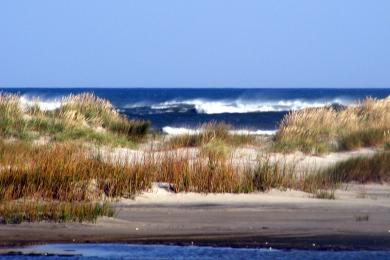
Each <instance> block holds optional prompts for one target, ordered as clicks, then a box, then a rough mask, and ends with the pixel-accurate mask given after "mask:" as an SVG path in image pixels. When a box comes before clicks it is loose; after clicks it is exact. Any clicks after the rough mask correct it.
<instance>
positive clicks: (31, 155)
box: [0, 93, 390, 223]
mask: <svg viewBox="0 0 390 260" xmlns="http://www.w3.org/2000/svg"><path fill="white" fill-rule="evenodd" d="M389 108H390V99H389V98H387V99H385V100H372V99H367V100H365V101H364V102H363V103H361V104H359V105H358V106H356V107H350V108H345V109H341V110H335V109H333V108H319V109H306V110H302V111H296V112H292V113H290V114H289V115H287V116H286V117H285V118H284V120H283V122H282V124H281V127H280V130H279V132H278V134H277V136H276V137H275V139H276V140H275V147H276V148H278V149H281V150H283V151H290V150H295V149H300V150H303V151H305V152H313V153H320V152H325V151H330V150H337V149H354V148H356V147H361V146H374V145H383V147H384V149H383V151H382V152H381V153H378V154H376V155H374V156H372V157H357V158H353V159H350V160H347V161H344V162H341V163H338V164H336V165H335V166H333V167H330V168H328V169H325V170H322V171H319V172H318V173H305V174H302V175H297V173H296V169H295V168H294V167H295V166H294V165H293V164H291V163H287V162H283V160H280V161H277V162H275V161H272V160H271V159H270V156H269V155H265V156H263V157H259V158H258V159H257V161H256V162H248V163H241V162H237V158H234V156H233V153H232V151H233V149H234V148H235V146H238V145H245V144H252V143H253V142H254V141H255V137H254V136H250V135H234V134H231V133H230V126H228V125H226V124H224V123H215V122H211V123H208V124H205V125H203V126H202V127H201V129H202V130H201V131H200V133H199V134H196V135H183V136H175V137H172V138H171V139H170V140H169V141H168V143H167V144H165V145H166V146H167V147H168V148H169V149H175V148H180V147H198V148H199V149H198V150H197V151H198V153H196V154H195V156H194V154H192V153H191V150H187V152H185V151H184V152H183V150H169V151H164V152H163V153H161V152H160V153H155V152H148V151H144V155H143V157H142V158H138V159H132V160H130V159H128V160H114V158H110V156H102V152H101V151H99V150H98V151H96V150H93V148H90V147H89V146H85V145H83V142H80V140H81V141H88V142H93V143H95V144H105V145H107V144H110V145H120V146H129V145H132V144H133V143H134V142H139V141H141V140H142V139H143V138H144V136H145V135H146V133H147V132H148V128H149V123H148V122H144V121H133V120H128V119H127V118H125V117H124V116H122V115H121V114H119V113H118V112H117V111H116V110H115V108H114V107H113V106H112V105H111V104H110V103H109V102H108V101H106V100H103V99H100V98H98V97H96V96H94V95H92V94H89V93H83V94H80V95H70V96H68V97H66V98H64V99H63V100H62V101H61V106H60V107H59V108H58V109H56V110H52V111H43V110H41V109H40V107H39V106H38V105H37V104H35V105H31V106H27V107H26V106H23V105H22V104H21V101H20V97H19V96H17V95H9V94H1V95H0V223H20V222H23V221H57V222H63V221H95V220H96V218H97V217H98V216H112V215H113V213H114V211H113V209H112V208H110V206H109V205H108V204H107V203H106V202H107V201H110V200H111V199H112V198H117V197H128V198H132V197H134V196H135V195H137V194H138V193H140V192H142V191H145V190H147V189H149V188H150V187H151V184H152V182H167V183H170V185H171V187H172V188H173V190H174V191H175V192H181V191H184V192H201V193H224V192H231V193H247V192H254V191H267V190H270V189H274V188H276V189H281V190H286V189H296V190H302V191H305V192H309V193H311V194H313V197H315V198H320V199H335V194H334V191H335V189H336V188H337V187H338V185H339V184H340V183H342V182H359V183H367V182H389V181H390V152H389V151H388V149H389V147H390V129H389V120H390V118H389V114H390V113H389ZM374 122H375V123H374ZM42 137H45V138H48V139H49V141H50V142H47V143H44V144H42V145H34V143H32V142H26V140H27V141H31V140H34V139H38V138H42Z"/></svg>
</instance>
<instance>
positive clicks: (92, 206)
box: [0, 200, 114, 224]
mask: <svg viewBox="0 0 390 260" xmlns="http://www.w3.org/2000/svg"><path fill="white" fill-rule="evenodd" d="M113 215H114V211H113V209H112V208H110V206H109V205H108V204H107V203H102V204H101V203H70V202H36V201H25V200H23V201H12V202H5V203H0V224H20V223H22V222H38V221H55V222H69V221H73V222H83V221H89V222H95V221H96V219H97V217H99V216H108V217H112V216H113Z"/></svg>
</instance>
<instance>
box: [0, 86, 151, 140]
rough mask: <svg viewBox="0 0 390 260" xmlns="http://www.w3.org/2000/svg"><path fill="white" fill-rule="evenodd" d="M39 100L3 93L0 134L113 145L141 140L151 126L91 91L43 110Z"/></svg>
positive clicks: (5, 136) (0, 100)
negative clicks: (28, 101) (27, 100)
mask: <svg viewBox="0 0 390 260" xmlns="http://www.w3.org/2000/svg"><path fill="white" fill-rule="evenodd" d="M35 100H36V103H34V104H32V105H31V104H30V105H25V104H22V103H21V99H20V96H18V95H14V94H7V93H2V94H1V95H0V135H1V136H2V137H3V138H16V139H20V140H24V141H32V140H36V139H39V138H40V137H46V138H49V139H53V140H54V141H67V140H80V141H87V142H94V143H97V144H105V145H111V146H130V147H134V145H135V144H136V143H138V142H141V141H142V140H143V139H144V138H145V136H146V134H147V133H148V130H149V128H150V123H149V122H147V121H143V120H129V119H127V118H126V117H125V116H123V115H121V114H120V113H118V111H117V110H116V109H115V108H114V106H113V105H112V104H111V103H110V102H109V101H107V100H105V99H101V98H99V97H97V96H95V95H94V94H92V93H81V94H78V95H69V96H66V97H64V98H62V100H61V102H60V103H61V105H60V107H59V108H57V109H55V110H50V111H43V110H41V109H40V107H39V103H38V102H39V100H38V99H35Z"/></svg>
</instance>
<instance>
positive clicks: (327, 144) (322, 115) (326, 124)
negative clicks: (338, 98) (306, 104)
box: [275, 97, 390, 153]
mask: <svg viewBox="0 0 390 260" xmlns="http://www.w3.org/2000/svg"><path fill="white" fill-rule="evenodd" d="M388 131H390V97H387V98H385V99H382V100H377V99H372V98H367V99H365V100H364V101H363V102H361V103H358V104H356V106H349V107H347V108H345V109H334V108H332V107H323V108H309V109H303V110H298V111H293V112H291V113H289V114H287V115H286V116H285V117H284V119H283V120H282V122H281V124H280V127H279V130H278V132H277V134H276V137H275V147H276V148H277V149H278V150H282V151H287V152H288V151H294V150H301V151H303V152H306V153H324V152H328V151H334V150H350V149H356V148H359V147H364V146H377V145H383V144H385V142H386V133H387V132H388Z"/></svg>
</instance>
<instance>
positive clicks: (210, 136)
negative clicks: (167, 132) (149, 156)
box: [166, 122, 255, 149]
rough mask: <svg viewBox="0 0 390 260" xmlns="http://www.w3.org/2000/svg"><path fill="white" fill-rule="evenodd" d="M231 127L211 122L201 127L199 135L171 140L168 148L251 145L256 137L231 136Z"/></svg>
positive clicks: (222, 123)
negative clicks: (212, 144)
mask: <svg viewBox="0 0 390 260" xmlns="http://www.w3.org/2000/svg"><path fill="white" fill-rule="evenodd" d="M230 130H231V126H230V125H228V124H226V123H224V122H209V123H206V124H203V125H201V126H200V131H199V133H197V134H183V135H177V136H174V137H172V138H170V139H169V141H168V142H167V143H166V147H168V148H169V149H176V148H182V147H200V146H203V145H207V144H209V143H213V142H214V143H224V144H226V145H229V146H240V145H247V144H251V143H253V142H254V141H255V136H253V135H249V134H231V133H230Z"/></svg>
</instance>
